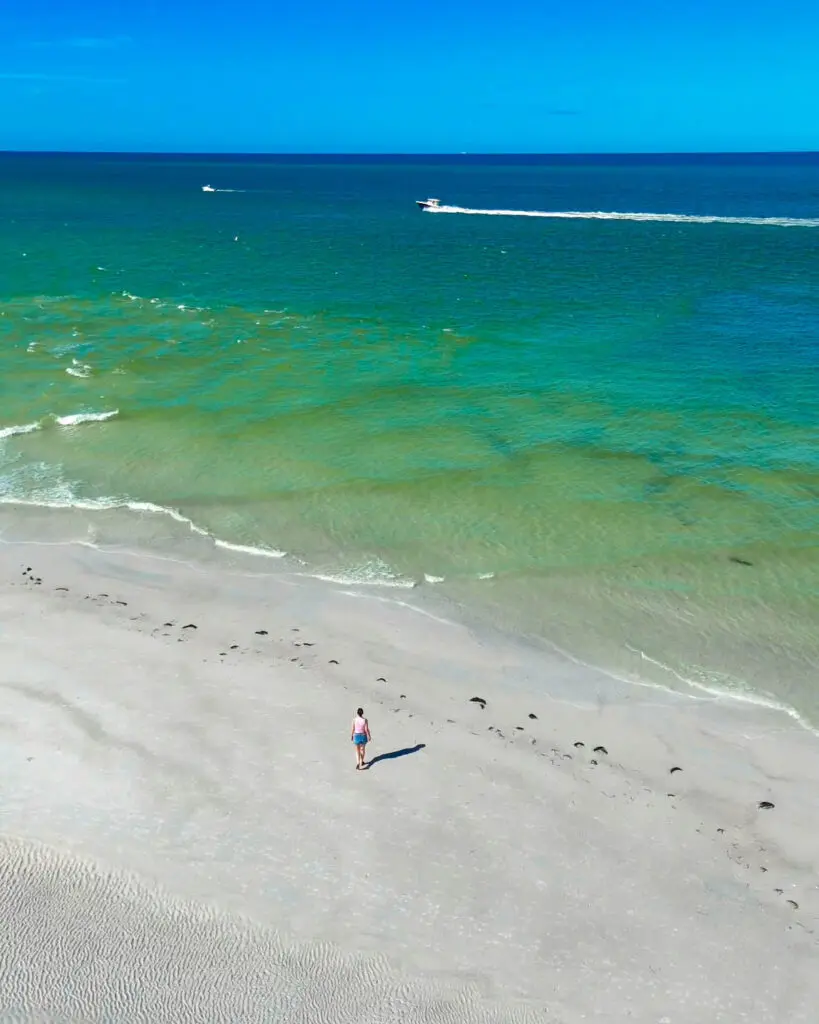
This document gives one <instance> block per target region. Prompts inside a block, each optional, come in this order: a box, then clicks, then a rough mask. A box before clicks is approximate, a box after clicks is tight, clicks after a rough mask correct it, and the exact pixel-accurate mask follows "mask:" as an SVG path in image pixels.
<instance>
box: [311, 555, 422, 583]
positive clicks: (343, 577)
mask: <svg viewBox="0 0 819 1024" xmlns="http://www.w3.org/2000/svg"><path fill="white" fill-rule="evenodd" d="M299 575H301V576H310V577H312V578H313V579H316V580H324V581H325V582H326V583H339V584H341V585H342V586H348V587H349V586H365V587H397V588H398V589H400V590H411V589H412V588H413V587H416V586H417V585H418V583H417V581H416V580H413V579H410V578H409V577H408V576H401V575H400V573H397V572H395V570H394V569H391V568H390V566H389V565H387V563H386V562H383V561H382V560H381V559H380V558H374V559H372V560H371V561H369V562H364V563H363V564H362V565H356V566H352V567H350V568H349V569H334V570H330V571H329V572H324V571H322V572H308V573H299Z"/></svg>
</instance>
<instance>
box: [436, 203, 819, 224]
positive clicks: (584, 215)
mask: <svg viewBox="0 0 819 1024" xmlns="http://www.w3.org/2000/svg"><path fill="white" fill-rule="evenodd" d="M424 212H425V213H462V214H468V215H470V216H480V217H548V218H551V219H552V220H636V221H660V222H666V223H672V224H755V225H758V226H760V227H778V228H819V217H717V216H710V215H706V214H695V213H618V212H607V211H603V210H474V209H471V208H470V207H467V206H443V205H442V206H434V207H430V208H428V209H426V210H425V211H424Z"/></svg>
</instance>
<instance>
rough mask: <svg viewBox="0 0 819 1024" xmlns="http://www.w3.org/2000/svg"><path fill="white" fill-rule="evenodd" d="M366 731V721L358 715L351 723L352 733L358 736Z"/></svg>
mask: <svg viewBox="0 0 819 1024" xmlns="http://www.w3.org/2000/svg"><path fill="white" fill-rule="evenodd" d="M366 731H367V720H366V718H362V717H361V716H360V715H356V716H355V722H354V723H353V732H354V733H357V734H360V733H362V732H366Z"/></svg>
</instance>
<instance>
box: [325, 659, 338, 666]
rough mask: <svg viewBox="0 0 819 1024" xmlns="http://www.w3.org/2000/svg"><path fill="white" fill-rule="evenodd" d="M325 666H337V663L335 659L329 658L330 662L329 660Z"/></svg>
mask: <svg viewBox="0 0 819 1024" xmlns="http://www.w3.org/2000/svg"><path fill="white" fill-rule="evenodd" d="M327 664H328V665H337V664H338V662H337V661H336V659H335V658H330V660H329V662H328V663H327Z"/></svg>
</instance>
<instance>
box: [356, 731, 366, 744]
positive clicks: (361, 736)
mask: <svg viewBox="0 0 819 1024" xmlns="http://www.w3.org/2000/svg"><path fill="white" fill-rule="evenodd" d="M366 742H367V734H366V733H364V732H356V733H353V743H355V745H356V746H357V747H360V746H361V744H362V743H366Z"/></svg>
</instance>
